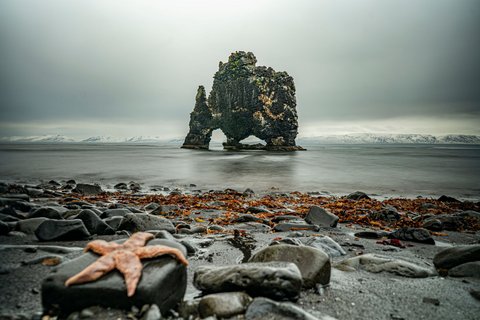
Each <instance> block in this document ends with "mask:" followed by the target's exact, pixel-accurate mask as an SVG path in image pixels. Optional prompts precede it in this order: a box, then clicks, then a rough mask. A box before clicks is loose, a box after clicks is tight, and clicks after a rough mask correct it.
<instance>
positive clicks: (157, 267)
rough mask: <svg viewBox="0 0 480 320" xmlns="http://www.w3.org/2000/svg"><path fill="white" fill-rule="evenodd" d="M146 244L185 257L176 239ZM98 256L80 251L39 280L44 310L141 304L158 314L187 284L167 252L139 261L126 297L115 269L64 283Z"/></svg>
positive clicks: (179, 297)
mask: <svg viewBox="0 0 480 320" xmlns="http://www.w3.org/2000/svg"><path fill="white" fill-rule="evenodd" d="M124 241H125V240H121V241H117V242H119V243H121V242H124ZM147 245H166V246H169V247H173V248H177V249H179V250H181V251H182V253H183V254H184V255H185V256H187V253H186V250H185V247H184V246H182V245H181V244H179V243H177V242H173V241H169V240H164V239H155V240H152V241H150V242H149V243H148V244H147ZM98 257H99V256H98V255H97V254H94V253H90V252H88V253H86V254H83V255H82V256H80V257H78V258H76V259H74V260H71V261H69V262H67V263H64V264H62V265H60V266H59V267H58V268H56V269H55V270H54V271H53V272H52V273H51V275H49V276H48V277H47V278H45V279H44V280H43V283H42V305H43V308H44V309H45V311H54V312H60V313H62V314H68V313H69V312H72V311H77V310H81V309H84V308H87V307H89V306H95V305H100V306H103V307H111V308H117V309H126V310H128V309H130V308H131V307H132V306H136V307H138V308H141V307H142V306H143V305H145V304H149V305H151V304H156V305H158V306H159V308H160V310H161V312H162V314H165V313H167V311H168V310H170V309H172V308H174V307H175V306H176V305H177V304H178V303H179V302H180V301H181V300H182V299H183V296H184V294H185V290H186V286H187V269H186V267H185V266H183V265H182V264H180V263H179V262H177V261H176V260H175V258H173V257H171V256H170V255H164V256H160V257H157V258H154V259H148V260H147V259H146V260H142V264H143V272H142V277H141V279H140V282H139V283H138V287H137V289H136V291H135V294H134V295H133V296H132V297H128V296H127V289H126V287H125V281H124V278H123V275H122V274H121V273H120V272H119V271H118V270H113V271H111V272H110V273H108V274H106V275H104V276H103V277H101V278H100V279H98V280H96V281H94V282H89V283H84V284H78V285H72V286H70V287H66V286H65V281H66V280H67V279H68V278H70V277H71V276H73V275H75V274H77V273H78V272H80V271H81V270H83V269H84V268H85V267H87V266H88V265H90V264H91V263H93V262H94V261H96V260H97V259H98Z"/></svg>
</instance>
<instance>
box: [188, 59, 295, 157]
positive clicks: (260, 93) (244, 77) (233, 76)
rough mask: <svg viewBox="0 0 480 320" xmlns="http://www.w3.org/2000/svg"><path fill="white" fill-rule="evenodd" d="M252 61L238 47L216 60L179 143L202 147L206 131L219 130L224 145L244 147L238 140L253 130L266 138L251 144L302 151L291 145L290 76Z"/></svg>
mask: <svg viewBox="0 0 480 320" xmlns="http://www.w3.org/2000/svg"><path fill="white" fill-rule="evenodd" d="M256 63H257V59H256V58H255V56H254V55H253V53H251V52H243V51H237V52H234V53H232V54H231V55H230V57H229V58H228V62H226V63H223V62H220V64H219V70H218V71H217V72H216V73H215V75H214V81H213V87H212V91H211V92H210V95H209V97H208V100H207V97H206V93H205V88H204V87H203V86H200V87H199V88H198V91H197V95H196V98H195V101H196V102H195V107H194V109H193V112H192V113H191V114H190V123H189V127H190V131H189V133H188V135H187V137H186V138H185V142H184V144H183V148H191V149H208V145H209V143H210V139H211V136H212V131H213V130H215V129H221V130H222V131H223V133H224V134H225V135H226V137H227V142H226V143H225V144H224V147H225V148H227V149H243V148H249V146H247V145H243V144H241V143H240V141H241V140H243V139H245V138H247V137H248V136H250V135H254V136H256V137H257V138H259V139H262V140H264V141H265V142H266V143H267V145H266V146H265V147H263V146H254V148H266V149H268V150H279V151H293V150H303V149H302V148H301V147H297V146H296V145H295V138H296V136H297V131H298V121H297V110H296V105H297V103H296V99H295V85H294V83H293V78H292V77H290V76H289V75H288V74H287V73H286V72H276V71H275V70H273V69H272V68H267V67H260V66H256Z"/></svg>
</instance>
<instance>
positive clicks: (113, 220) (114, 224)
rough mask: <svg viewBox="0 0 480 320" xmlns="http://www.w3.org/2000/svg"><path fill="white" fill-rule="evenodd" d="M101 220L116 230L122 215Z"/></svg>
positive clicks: (120, 222)
mask: <svg viewBox="0 0 480 320" xmlns="http://www.w3.org/2000/svg"><path fill="white" fill-rule="evenodd" d="M103 221H104V222H105V223H106V224H108V225H109V226H110V228H112V229H113V230H115V231H117V230H118V227H119V226H120V224H122V221H123V217H120V216H115V217H111V218H106V219H103Z"/></svg>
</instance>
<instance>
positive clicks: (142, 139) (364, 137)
mask: <svg viewBox="0 0 480 320" xmlns="http://www.w3.org/2000/svg"><path fill="white" fill-rule="evenodd" d="M212 142H213V143H222V141H212ZM248 142H249V143H257V142H260V143H261V142H262V141H261V140H258V139H249V141H248ZM0 143H127V144H128V143H132V144H135V143H163V144H169V145H176V144H182V143H183V138H172V139H165V138H161V137H159V136H134V137H113V136H92V137H89V138H86V139H75V138H71V137H68V136H64V135H40V136H8V137H0ZM297 143H298V144H299V145H321V144H472V145H480V135H465V134H448V135H430V134H377V133H357V134H343V135H339V134H338V135H320V136H313V137H300V138H297Z"/></svg>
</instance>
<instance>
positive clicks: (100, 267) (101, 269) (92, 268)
mask: <svg viewBox="0 0 480 320" xmlns="http://www.w3.org/2000/svg"><path fill="white" fill-rule="evenodd" d="M114 268H115V259H114V258H113V255H106V256H102V257H100V258H99V259H98V260H97V261H95V262H94V263H92V264H91V265H89V266H88V267H86V268H85V269H83V270H82V271H80V272H79V273H77V274H76V275H74V276H73V277H70V278H69V279H67V281H65V286H67V287H68V286H70V285H72V284H78V283H85V282H91V281H95V280H97V279H98V278H100V277H101V276H103V275H104V274H106V273H108V272H110V271H112V270H113V269H114Z"/></svg>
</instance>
